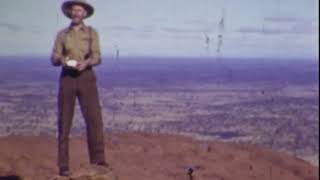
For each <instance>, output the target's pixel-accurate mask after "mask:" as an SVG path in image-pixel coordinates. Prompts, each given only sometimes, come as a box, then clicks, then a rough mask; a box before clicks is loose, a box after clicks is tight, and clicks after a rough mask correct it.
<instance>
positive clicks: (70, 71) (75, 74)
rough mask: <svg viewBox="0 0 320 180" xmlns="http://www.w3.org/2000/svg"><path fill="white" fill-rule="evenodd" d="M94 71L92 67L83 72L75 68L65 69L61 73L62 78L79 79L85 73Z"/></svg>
mask: <svg viewBox="0 0 320 180" xmlns="http://www.w3.org/2000/svg"><path fill="white" fill-rule="evenodd" d="M90 70H92V67H91V66H88V67H86V69H84V70H83V71H78V70H77V69H74V68H69V67H63V68H62V71H61V77H64V76H71V77H78V76H80V75H81V74H82V73H84V72H85V71H90Z"/></svg>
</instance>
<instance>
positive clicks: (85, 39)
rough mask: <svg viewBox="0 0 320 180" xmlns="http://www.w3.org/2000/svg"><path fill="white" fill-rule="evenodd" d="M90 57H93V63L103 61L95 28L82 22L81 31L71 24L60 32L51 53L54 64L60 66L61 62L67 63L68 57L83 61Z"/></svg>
mask: <svg viewBox="0 0 320 180" xmlns="http://www.w3.org/2000/svg"><path fill="white" fill-rule="evenodd" d="M90 29H91V30H90ZM90 34H91V35H90ZM90 36H91V37H90ZM90 38H91V55H90V49H89V48H90ZM88 58H91V62H92V63H91V64H92V65H97V64H100V63H101V52H100V46H99V36H98V33H97V31H96V30H95V29H94V28H92V27H89V26H86V25H84V24H82V27H81V28H80V30H79V31H76V30H74V29H73V28H72V27H71V26H69V27H67V28H65V29H63V30H61V31H59V32H58V34H57V36H56V40H55V42H54V46H53V51H52V55H51V62H52V64H53V65H54V66H60V65H61V63H62V64H63V65H65V62H66V60H67V59H74V60H77V61H80V62H81V61H84V60H86V59H88Z"/></svg>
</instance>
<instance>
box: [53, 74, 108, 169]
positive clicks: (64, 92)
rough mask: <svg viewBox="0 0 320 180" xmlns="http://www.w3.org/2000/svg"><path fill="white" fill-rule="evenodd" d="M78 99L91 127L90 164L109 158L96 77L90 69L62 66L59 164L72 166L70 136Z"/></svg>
mask: <svg viewBox="0 0 320 180" xmlns="http://www.w3.org/2000/svg"><path fill="white" fill-rule="evenodd" d="M76 98H78V100H79V103H80V107H81V112H82V115H83V117H84V119H85V123H86V130H87V143H88V152H89V157H90V163H92V164H94V163H98V162H101V161H103V162H104V160H105V154H104V134H103V122H102V114H101V107H100V104H99V95H98V89H97V86H96V76H95V73H94V71H93V70H92V69H91V68H89V69H87V70H85V71H83V72H81V73H79V72H78V71H75V70H70V69H65V68H63V69H62V72H61V75H60V80H59V94H58V133H59V134H58V166H59V167H60V168H65V167H69V135H70V130H71V126H72V119H73V115H74V109H75V101H76Z"/></svg>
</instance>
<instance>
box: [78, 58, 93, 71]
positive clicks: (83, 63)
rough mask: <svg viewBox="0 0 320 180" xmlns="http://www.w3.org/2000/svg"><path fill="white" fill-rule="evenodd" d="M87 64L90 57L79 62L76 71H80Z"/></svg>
mask: <svg viewBox="0 0 320 180" xmlns="http://www.w3.org/2000/svg"><path fill="white" fill-rule="evenodd" d="M89 65H90V59H88V60H85V61H82V62H79V63H78V65H77V67H76V68H77V70H78V71H80V72H81V71H83V70H85V69H86V68H87V67H88V66H89Z"/></svg>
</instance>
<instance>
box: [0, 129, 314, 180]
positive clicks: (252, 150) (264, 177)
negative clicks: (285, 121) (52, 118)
mask: <svg viewBox="0 0 320 180" xmlns="http://www.w3.org/2000/svg"><path fill="white" fill-rule="evenodd" d="M105 137H106V139H105V145H106V159H107V160H108V161H109V162H110V163H111V165H112V167H113V169H114V172H115V173H116V174H117V175H118V177H119V180H189V179H190V178H189V176H188V175H187V170H188V168H189V167H191V168H193V169H194V172H193V180H254V179H255V180H317V179H318V177H319V174H318V168H317V167H314V166H312V165H310V164H309V163H307V162H305V161H303V160H300V159H297V158H295V157H292V156H289V155H287V154H284V153H279V152H274V151H271V150H267V149H263V148H260V147H255V146H252V145H243V144H232V143H222V142H215V141H210V142H205V141H197V140H194V139H191V138H189V137H183V136H178V135H163V134H162V135H159V134H145V133H121V134H106V136H105ZM70 146H71V147H70V153H71V162H70V164H71V170H72V172H75V173H76V171H77V169H79V168H81V167H84V166H87V165H88V162H89V159H88V154H87V145H86V141H85V138H84V137H73V138H72V139H71V143H70ZM56 148H57V144H56V139H55V137H44V136H41V137H34V136H33V137H26V136H10V137H1V138H0V176H5V175H10V174H14V175H19V176H21V177H23V179H30V180H47V179H52V177H54V176H56V175H57V172H58V169H57V166H56V157H57V149H56Z"/></svg>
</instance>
